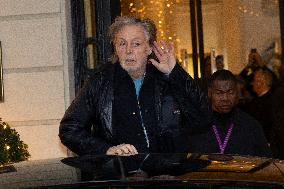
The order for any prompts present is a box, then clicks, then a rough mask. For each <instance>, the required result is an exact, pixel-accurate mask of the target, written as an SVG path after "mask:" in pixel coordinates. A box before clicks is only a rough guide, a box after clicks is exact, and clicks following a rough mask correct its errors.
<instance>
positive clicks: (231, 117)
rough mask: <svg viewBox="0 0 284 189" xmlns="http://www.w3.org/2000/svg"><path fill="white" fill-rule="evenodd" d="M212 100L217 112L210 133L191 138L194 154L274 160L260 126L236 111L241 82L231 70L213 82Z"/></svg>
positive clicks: (211, 88) (219, 73) (216, 73)
mask: <svg viewBox="0 0 284 189" xmlns="http://www.w3.org/2000/svg"><path fill="white" fill-rule="evenodd" d="M208 96H209V99H210V101H211V105H212V110H213V120H212V123H211V128H210V129H209V130H208V132H207V133H204V134H198V135H193V136H191V137H190V140H189V143H190V149H191V152H198V153H220V154H239V155H253V156H269V157H270V156H271V151H270V149H269V147H268V143H267V140H266V138H265V136H264V133H263V131H262V128H261V126H260V124H259V123H258V122H257V121H256V120H255V119H254V118H253V117H251V116H250V115H248V114H247V113H245V112H243V111H241V110H240V109H238V108H237V107H236V104H237V101H238V91H237V80H236V78H235V76H234V75H233V74H232V73H231V72H230V71H228V70H219V71H216V72H215V73H214V74H213V75H212V76H211V78H210V82H209V89H208Z"/></svg>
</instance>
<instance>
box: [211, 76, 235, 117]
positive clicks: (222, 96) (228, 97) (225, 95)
mask: <svg viewBox="0 0 284 189" xmlns="http://www.w3.org/2000/svg"><path fill="white" fill-rule="evenodd" d="M208 96H209V99H210V100H211V103H212V109H213V110H214V111H216V112H219V113H228V112H230V111H231V110H232V109H233V107H234V106H235V105H236V104H237V101H238V93H237V86H236V83H235V82H233V81H222V80H216V81H214V82H213V85H212V87H210V88H209V90H208Z"/></svg>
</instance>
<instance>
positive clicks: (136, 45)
mask: <svg viewBox="0 0 284 189" xmlns="http://www.w3.org/2000/svg"><path fill="white" fill-rule="evenodd" d="M140 45H141V43H138V42H136V43H134V44H133V46H134V47H138V46H140Z"/></svg>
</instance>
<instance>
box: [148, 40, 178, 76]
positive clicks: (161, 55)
mask: <svg viewBox="0 0 284 189" xmlns="http://www.w3.org/2000/svg"><path fill="white" fill-rule="evenodd" d="M153 51H154V53H155V55H156V56H157V58H158V60H159V62H157V61H156V60H154V59H150V61H151V63H152V64H153V65H154V66H155V67H156V68H157V69H158V70H159V71H160V72H163V73H164V74H170V73H171V71H172V70H173V68H174V67H175V65H176V58H175V51H174V45H173V43H170V44H169V43H166V42H165V41H161V42H160V43H159V44H158V43H157V42H156V41H154V46H153Z"/></svg>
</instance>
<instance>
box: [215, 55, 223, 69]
mask: <svg viewBox="0 0 284 189" xmlns="http://www.w3.org/2000/svg"><path fill="white" fill-rule="evenodd" d="M215 63H216V69H217V70H223V69H224V56H223V55H218V56H216V58H215Z"/></svg>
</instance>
